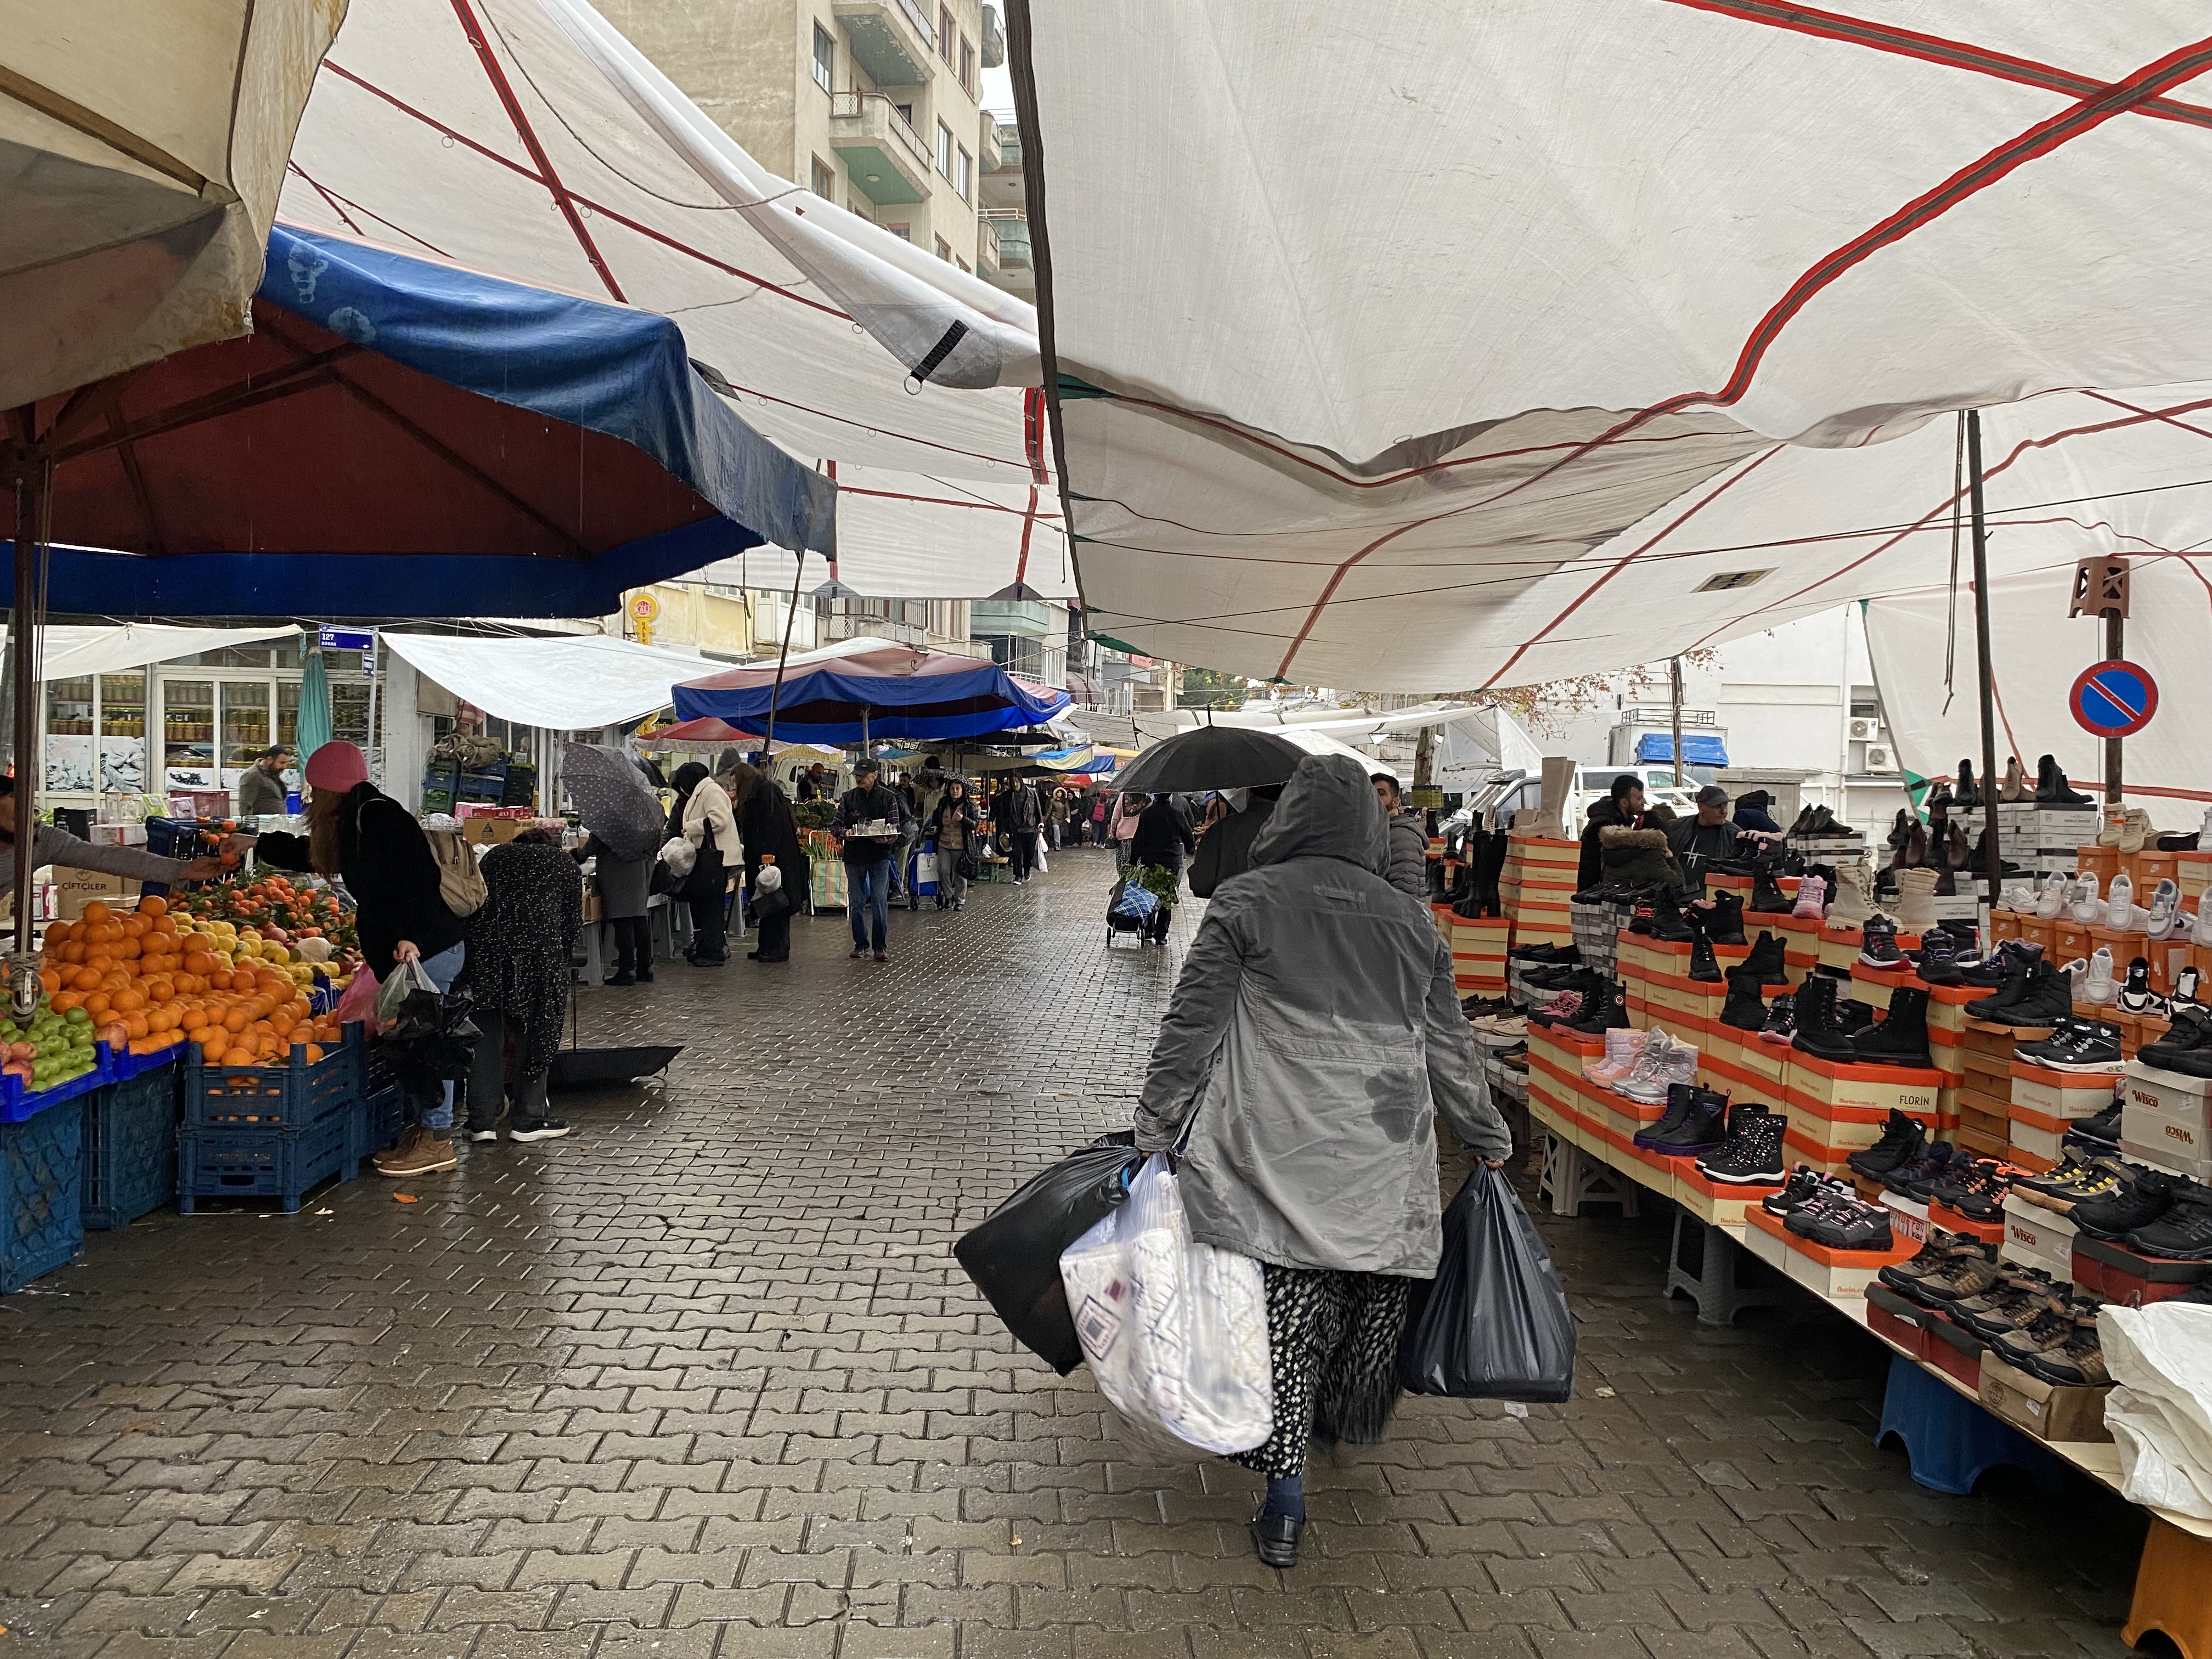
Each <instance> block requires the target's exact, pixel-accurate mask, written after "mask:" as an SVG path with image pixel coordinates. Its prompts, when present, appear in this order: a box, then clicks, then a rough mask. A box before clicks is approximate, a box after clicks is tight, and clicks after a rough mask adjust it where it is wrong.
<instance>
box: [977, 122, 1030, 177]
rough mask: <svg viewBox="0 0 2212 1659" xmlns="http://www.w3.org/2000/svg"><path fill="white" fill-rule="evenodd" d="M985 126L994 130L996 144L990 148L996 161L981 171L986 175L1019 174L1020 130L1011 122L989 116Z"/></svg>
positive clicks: (1020, 168) (1020, 157)
mask: <svg viewBox="0 0 2212 1659" xmlns="http://www.w3.org/2000/svg"><path fill="white" fill-rule="evenodd" d="M983 120H984V122H985V124H986V125H988V126H990V127H992V128H994V129H995V137H996V140H997V142H996V143H994V144H993V145H992V146H991V148H992V149H993V150H994V151H995V152H996V154H997V155H998V158H999V159H998V160H997V161H995V162H994V163H993V164H992V165H991V166H989V167H985V168H984V169H983V171H984V172H986V173H1019V172H1020V171H1021V170H1022V130H1021V129H1020V128H1019V127H1018V126H1016V125H1014V124H1013V123H1012V121H1000V120H997V119H994V118H993V117H991V116H989V115H986V116H984V118H983Z"/></svg>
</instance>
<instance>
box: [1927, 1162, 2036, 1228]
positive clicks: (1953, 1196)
mask: <svg viewBox="0 0 2212 1659" xmlns="http://www.w3.org/2000/svg"><path fill="white" fill-rule="evenodd" d="M2018 1173H2019V1171H2018V1170H2015V1169H2014V1168H2013V1167H2012V1165H2011V1164H2000V1163H1998V1162H1997V1161H1996V1159H1995V1158H1956V1157H1954V1158H1952V1160H1951V1167H1950V1168H1949V1169H1948V1170H1946V1171H1945V1172H1944V1175H1943V1177H1942V1180H1940V1181H1937V1182H1933V1183H1931V1185H1930V1188H1929V1195H1930V1196H1931V1197H1933V1198H1934V1199H1935V1200H1936V1202H1937V1203H1939V1204H1943V1205H1947V1206H1949V1207H1950V1208H1952V1209H1954V1210H1956V1211H1957V1212H1959V1213H1960V1215H1962V1216H1965V1217H1966V1218H1969V1219H1970V1220H1974V1221H1995V1220H1996V1219H1997V1218H1998V1217H2000V1216H2002V1214H2003V1213H2004V1200H2005V1194H2007V1193H2008V1192H2010V1191H2011V1190H2012V1178H2013V1176H2015V1175H2016V1174H2018Z"/></svg>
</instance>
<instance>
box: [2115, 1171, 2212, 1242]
mask: <svg viewBox="0 0 2212 1659" xmlns="http://www.w3.org/2000/svg"><path fill="white" fill-rule="evenodd" d="M2128 1243H2130V1244H2131V1245H2133V1246H2134V1247H2135V1248H2136V1249H2138V1250H2141V1251H2142V1253H2143V1254H2144V1255H2154V1256H2158V1257H2160V1258H2162V1259H2163V1260H2165V1261H2212V1187H2208V1186H2206V1185H2205V1184H2204V1183H2203V1182H2201V1181H2180V1182H2177V1183H2176V1184H2175V1186H2174V1188H2173V1194H2172V1201H2171V1202H2170V1203H2169V1204H2168V1205H2167V1206H2166V1213H2165V1214H2164V1215H2161V1216H2160V1217H2159V1218H2158V1219H2156V1220H2155V1221H2151V1222H2147V1223H2145V1224H2144V1225H2142V1226H2140V1227H2137V1228H2136V1229H2135V1230H2134V1231H2131V1232H2130V1233H2129V1234H2128Z"/></svg>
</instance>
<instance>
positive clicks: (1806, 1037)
mask: <svg viewBox="0 0 2212 1659" xmlns="http://www.w3.org/2000/svg"><path fill="white" fill-rule="evenodd" d="M1837 990H1838V985H1837V981H1835V980H1834V979H1832V977H1830V976H1829V975H1826V974H1815V975H1813V976H1812V977H1811V978H1810V979H1808V980H1807V981H1805V982H1804V983H1803V984H1802V985H1801V986H1799V987H1797V1034H1796V1036H1793V1037H1792V1038H1790V1046H1791V1047H1793V1048H1800V1049H1802V1050H1803V1051H1804V1052H1805V1053H1807V1054H1818V1055H1819V1056H1820V1058H1821V1059H1823V1060H1856V1059H1857V1058H1858V1054H1857V1050H1855V1049H1854V1048H1852V1046H1851V1035H1850V1031H1849V1030H1847V1029H1845V1027H1844V1024H1843V1021H1842V1018H1841V1016H1840V1015H1838V1012H1837V1008H1836V1005H1837V1002H1838V996H1837Z"/></svg>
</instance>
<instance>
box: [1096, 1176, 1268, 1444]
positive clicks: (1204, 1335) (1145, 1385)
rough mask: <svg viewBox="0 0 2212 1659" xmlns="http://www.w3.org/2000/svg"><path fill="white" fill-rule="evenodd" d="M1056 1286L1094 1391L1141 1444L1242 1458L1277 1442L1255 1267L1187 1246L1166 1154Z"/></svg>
mask: <svg viewBox="0 0 2212 1659" xmlns="http://www.w3.org/2000/svg"><path fill="white" fill-rule="evenodd" d="M1060 1278H1061V1279H1062V1281H1063V1282H1064V1283H1065V1284H1066V1287H1067V1301H1068V1305H1069V1306H1070V1307H1072V1308H1073V1309H1074V1310H1075V1334H1077V1336H1079V1338H1081V1339H1082V1341H1083V1357H1084V1358H1085V1359H1087V1360H1088V1361H1090V1363H1091V1376H1093V1377H1095V1378H1096V1379H1097V1383H1098V1391H1099V1392H1100V1393H1101V1394H1103V1395H1105V1396H1106V1399H1107V1401H1108V1403H1109V1404H1110V1405H1111V1406H1112V1407H1114V1409H1115V1413H1117V1414H1118V1415H1119V1417H1120V1418H1121V1420H1122V1422H1123V1423H1124V1424H1126V1425H1127V1426H1128V1427H1129V1428H1131V1429H1133V1431H1135V1434H1134V1436H1133V1437H1134V1438H1135V1439H1137V1440H1138V1441H1139V1443H1141V1444H1145V1445H1146V1446H1147V1447H1148V1448H1149V1447H1156V1446H1157V1447H1159V1448H1160V1449H1169V1448H1177V1447H1181V1448H1187V1447H1196V1448H1197V1449H1199V1450H1200V1451H1209V1452H1238V1451H1249V1450H1251V1449H1252V1448H1253V1447H1255V1446H1257V1445H1259V1444H1260V1443H1262V1442H1263V1441H1265V1440H1266V1439H1267V1437H1268V1436H1269V1435H1271V1434H1273V1432H1274V1431H1275V1391H1274V1379H1273V1373H1272V1372H1271V1370H1269V1365H1268V1353H1267V1287H1266V1285H1265V1282H1264V1281H1263V1280H1262V1279H1261V1273H1260V1264H1259V1263H1258V1262H1256V1261H1253V1260H1252V1259H1251V1258H1250V1257H1249V1256H1243V1255H1237V1253H1236V1252H1235V1251H1233V1250H1224V1249H1216V1248H1215V1247H1214V1246H1212V1245H1211V1244H1200V1243H1196V1242H1195V1241H1194V1240H1193V1239H1192V1237H1190V1228H1189V1225H1188V1221H1187V1220H1186V1218H1185V1217H1184V1215H1183V1209H1182V1198H1181V1197H1180V1196H1179V1195H1178V1194H1177V1193H1176V1178H1175V1176H1173V1175H1172V1174H1170V1172H1169V1170H1168V1160H1167V1157H1166V1154H1164V1153H1155V1154H1154V1155H1153V1157H1152V1158H1151V1159H1150V1160H1149V1161H1148V1162H1147V1163H1146V1165H1145V1167H1144V1169H1143V1170H1140V1171H1139V1174H1138V1176H1137V1178H1136V1180H1135V1181H1133V1182H1131V1183H1130V1186H1129V1201H1128V1202H1127V1203H1126V1204H1124V1205H1122V1206H1121V1207H1120V1208H1118V1209H1116V1210H1115V1211H1114V1212H1113V1213H1111V1214H1110V1215H1109V1216H1108V1217H1107V1218H1105V1219H1104V1220H1103V1221H1101V1222H1100V1223H1099V1224H1098V1225H1097V1226H1095V1227H1093V1228H1092V1229H1091V1231H1089V1232H1087V1233H1085V1234H1084V1236H1083V1237H1081V1238H1079V1239H1078V1240H1076V1242H1075V1243H1073V1245H1071V1246H1070V1247H1069V1248H1068V1249H1067V1251H1066V1254H1064V1255H1062V1256H1061V1257H1060ZM1163 1442H1164V1444H1163Z"/></svg>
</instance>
